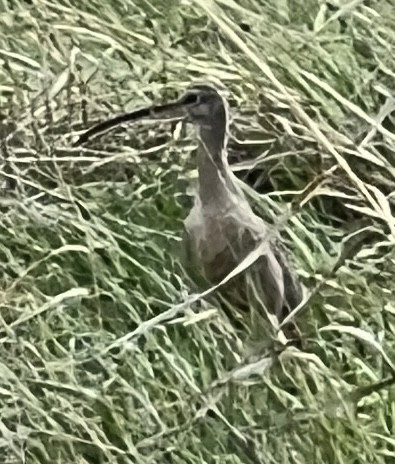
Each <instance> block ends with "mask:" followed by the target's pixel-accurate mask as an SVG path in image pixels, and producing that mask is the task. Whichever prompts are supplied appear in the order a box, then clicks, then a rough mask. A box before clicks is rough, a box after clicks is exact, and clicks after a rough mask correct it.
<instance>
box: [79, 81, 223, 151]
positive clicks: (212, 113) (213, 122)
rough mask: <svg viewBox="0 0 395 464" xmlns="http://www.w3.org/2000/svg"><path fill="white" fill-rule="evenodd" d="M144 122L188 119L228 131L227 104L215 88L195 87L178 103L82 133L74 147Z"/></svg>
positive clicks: (122, 117)
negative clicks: (93, 138)
mask: <svg viewBox="0 0 395 464" xmlns="http://www.w3.org/2000/svg"><path fill="white" fill-rule="evenodd" d="M141 119H151V120H173V121H177V120H185V121H187V122H190V123H192V124H194V125H196V126H198V127H199V128H200V129H203V130H204V129H209V130H213V129H214V130H217V129H218V130H221V129H222V130H226V127H227V122H228V118H227V103H226V100H225V99H224V98H223V97H222V96H221V95H220V94H219V92H218V91H217V89H216V88H215V87H213V86H211V85H207V84H205V85H194V86H193V87H190V88H189V90H188V91H187V92H186V93H185V94H184V95H183V96H182V97H181V98H179V99H178V100H176V101H174V102H170V103H165V104H163V105H156V106H150V107H148V108H142V109H139V110H136V111H132V112H129V113H124V114H121V115H119V116H116V117H114V118H111V119H108V120H106V121H103V122H101V123H99V124H96V125H95V126H93V127H91V128H90V129H88V130H87V131H86V132H85V133H84V134H82V135H81V136H80V138H79V139H78V140H77V141H76V142H75V143H74V146H77V145H81V144H83V143H85V142H86V141H87V140H89V139H90V138H91V137H92V136H94V135H96V134H99V133H102V132H105V131H107V130H109V129H111V128H113V127H116V126H119V125H120V124H123V123H126V122H133V121H138V120H141Z"/></svg>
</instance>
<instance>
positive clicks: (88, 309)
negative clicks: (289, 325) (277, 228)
mask: <svg viewBox="0 0 395 464" xmlns="http://www.w3.org/2000/svg"><path fill="white" fill-rule="evenodd" d="M394 47H395V7H394V4H393V2H392V1H391V0H388V1H385V0H376V1H374V0H370V1H362V0H332V1H330V2H324V1H319V0H238V1H237V2H236V1H234V0H215V1H208V0H179V1H176V0H123V1H116V0H112V1H110V0H106V1H104V0H89V1H88V0H56V1H55V0H31V1H21V0H0V117H1V119H0V133H1V179H0V181H1V187H2V191H1V197H0V207H1V221H0V305H1V312H0V322H1V324H0V399H1V401H0V462H1V463H32V464H33V463H71V462H73V463H95V464H96V463H115V462H116V463H221V464H223V463H245V464H247V463H254V464H255V463H265V464H266V463H267V464H269V463H273V464H274V463H275V464H279V463H284V464H285V463H300V464H302V463H303V464H305V463H311V464H312V463H330V464H332V463H342V464H345V463H347V464H349V463H355V464H356V463H372V464H373V463H377V464H384V463H393V462H395V461H394V459H395V438H394V436H395V390H394V387H393V386H392V381H393V380H394V377H395V367H394V362H395V361H394V358H395V318H394V317H395V304H394V299H393V293H394V292H395V279H394V269H395V254H394V240H395V233H394V231H395V221H394V201H395V193H394V191H395V188H394V186H395V161H394V160H395V158H394V150H393V147H394V140H395V133H394V115H393V111H394V109H395V104H394V103H395V102H394V79H395V61H394V49H395V48H394ZM196 80H198V81H200V82H201V81H208V80H211V81H212V82H214V83H216V84H217V85H220V86H222V88H225V89H227V92H228V96H229V101H230V104H231V108H232V116H233V119H232V125H231V131H232V136H233V138H232V139H231V142H230V162H231V164H232V169H234V171H235V173H236V174H237V175H238V176H239V177H240V178H241V179H242V180H243V181H245V185H246V187H245V188H246V190H247V191H248V193H249V195H250V198H251V201H252V202H253V203H254V208H255V209H256V210H257V211H258V212H259V213H260V214H261V215H262V217H264V218H265V219H266V220H268V221H270V222H272V223H275V222H276V221H277V220H278V218H279V217H282V215H283V214H285V213H286V212H287V211H288V208H289V205H290V203H292V202H293V204H298V203H299V208H298V209H296V211H295V214H294V215H293V216H292V218H291V219H290V220H289V221H288V222H287V224H286V226H285V228H284V229H283V230H282V231H281V235H282V237H283V239H284V240H285V241H286V243H287V245H288V246H289V248H290V250H291V252H292V254H293V256H294V257H295V262H296V269H297V272H298V274H299V275H300V277H301V279H303V282H304V284H305V286H306V288H307V289H308V294H310V293H311V296H310V297H309V300H308V302H307V303H306V306H305V308H304V310H303V311H301V312H300V313H299V314H297V315H296V320H297V322H298V324H300V327H301V330H302V333H303V338H304V346H303V348H302V349H300V350H298V349H296V348H292V347H288V348H286V349H285V350H283V351H282V352H281V353H280V354H279V355H278V356H277V357H276V358H274V357H273V356H271V355H270V354H268V355H267V356H265V357H263V358H262V359H261V360H260V362H259V363H258V364H255V365H252V364H248V365H245V364H243V362H244V361H243V339H242V336H241V335H240V334H239V333H237V332H236V331H235V330H234V329H233V328H232V327H231V326H230V324H229V322H228V321H227V319H226V318H225V317H224V316H223V314H222V312H220V311H218V310H217V308H216V307H215V306H213V305H212V303H209V302H206V303H205V304H203V306H202V309H201V312H200V313H194V312H193V311H191V309H190V307H189V306H190V305H189V304H188V295H191V286H190V284H189V282H188V280H187V279H186V278H185V276H184V273H183V270H182V266H181V265H180V260H179V258H178V256H179V253H178V250H179V248H180V237H181V234H182V220H183V218H185V217H186V215H187V212H188V208H189V207H190V206H191V203H192V198H191V186H192V185H193V179H194V178H196V170H195V165H194V150H195V147H196V139H195V138H194V132H193V131H189V130H185V128H184V127H179V126H176V127H170V126H169V125H168V124H167V125H166V124H161V125H159V126H154V125H152V124H147V123H145V124H137V125H134V126H133V127H123V128H119V129H118V130H116V131H114V132H113V133H111V134H106V135H105V136H102V137H101V138H100V139H97V140H95V141H92V142H91V143H89V144H87V145H86V146H85V147H84V148H82V149H81V148H71V145H72V142H73V141H74V140H75V138H76V136H77V134H78V132H79V131H81V130H83V129H85V128H87V127H88V126H89V125H90V124H92V123H94V122H96V121H98V120H100V119H103V118H105V117H108V116H109V115H113V114H116V113H119V112H121V111H126V110H131V109H133V108H135V107H137V106H141V105H147V104H149V103H151V102H154V101H164V100H166V99H168V98H173V97H175V96H176V95H179V94H180V93H181V92H182V91H183V90H185V88H186V87H188V86H189V85H190V84H191V82H194V81H196ZM312 183H313V184H312ZM312 185H313V186H312ZM306 188H308V189H309V190H308V192H309V194H308V196H307V197H306ZM302 198H303V202H302V201H301V199H302ZM355 239H356V240H357V246H355ZM350 244H351V245H352V246H351V245H350ZM344 250H345V251H344ZM343 251H344V252H345V253H346V255H342V253H343ZM339 256H340V257H341V259H340V261H339ZM343 257H346V258H347V259H343ZM335 268H336V269H335ZM333 270H335V271H336V272H332V271H333ZM318 284H319V287H318V290H316V291H314V289H316V288H317V287H316V286H317V285H318ZM185 302H186V303H185ZM183 303H185V304H184V305H183ZM166 311H168V312H167V313H166ZM163 313H165V314H166V315H167V316H168V317H167V319H165V318H164V317H161V314H163Z"/></svg>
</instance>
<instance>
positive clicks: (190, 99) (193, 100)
mask: <svg viewBox="0 0 395 464" xmlns="http://www.w3.org/2000/svg"><path fill="white" fill-rule="evenodd" d="M182 103H183V105H197V104H199V103H200V95H198V94H196V93H188V94H186V95H185V97H184V98H183V99H182Z"/></svg>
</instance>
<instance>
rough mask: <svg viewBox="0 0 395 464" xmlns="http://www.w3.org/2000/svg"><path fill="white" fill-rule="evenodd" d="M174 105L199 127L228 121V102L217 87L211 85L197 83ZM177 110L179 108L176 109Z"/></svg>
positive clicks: (187, 119) (188, 120)
mask: <svg viewBox="0 0 395 464" xmlns="http://www.w3.org/2000/svg"><path fill="white" fill-rule="evenodd" d="M174 107H175V108H177V107H178V108H179V111H181V113H184V114H185V120H186V121H187V122H190V123H192V124H195V125H197V126H199V127H202V128H204V127H212V126H214V125H216V124H218V123H220V122H223V123H226V110H227V108H226V107H227V104H226V101H225V100H224V98H223V97H222V96H221V95H220V94H219V92H218V91H217V89H215V88H214V87H212V86H210V85H195V86H193V87H191V88H190V89H188V90H187V92H186V93H185V94H184V95H183V96H182V97H181V98H180V99H179V100H178V101H176V102H174ZM176 111H177V110H176Z"/></svg>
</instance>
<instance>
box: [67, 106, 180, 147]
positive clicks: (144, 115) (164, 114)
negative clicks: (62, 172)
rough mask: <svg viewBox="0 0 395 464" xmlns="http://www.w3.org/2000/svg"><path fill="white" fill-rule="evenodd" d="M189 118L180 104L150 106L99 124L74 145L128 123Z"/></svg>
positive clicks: (74, 145)
mask: <svg viewBox="0 0 395 464" xmlns="http://www.w3.org/2000/svg"><path fill="white" fill-rule="evenodd" d="M186 116H187V113H186V110H185V107H184V106H183V105H181V104H180V103H179V102H172V103H167V104H165V105H158V106H149V107H146V108H141V109H139V110H135V111H131V112H129V113H123V114H120V115H119V116H115V117H114V118H111V119H107V120H106V121H103V122H99V123H98V124H96V125H94V126H92V127H91V128H90V129H88V130H87V131H86V132H84V133H83V134H82V135H81V136H80V137H79V139H78V140H77V141H76V142H74V143H73V147H76V146H79V145H82V144H83V143H85V142H87V141H88V140H89V139H91V138H92V137H93V136H95V135H98V134H102V133H104V132H107V131H109V130H110V129H112V128H114V127H117V126H119V125H121V124H124V123H127V122H134V121H139V120H141V119H148V120H150V119H152V120H156V121H157V120H162V121H166V120H167V121H180V120H182V119H185V118H186Z"/></svg>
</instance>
